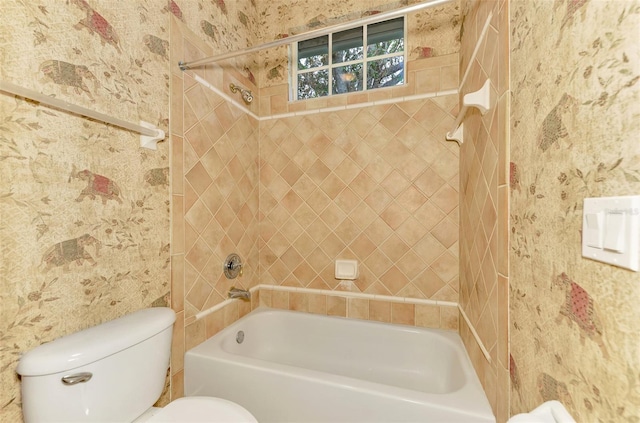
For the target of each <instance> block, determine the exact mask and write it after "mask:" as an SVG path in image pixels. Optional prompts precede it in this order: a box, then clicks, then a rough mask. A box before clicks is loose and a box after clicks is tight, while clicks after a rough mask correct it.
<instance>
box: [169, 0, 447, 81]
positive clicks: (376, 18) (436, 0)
mask: <svg viewBox="0 0 640 423" xmlns="http://www.w3.org/2000/svg"><path fill="white" fill-rule="evenodd" d="M452 1H454V0H432V1H429V2H426V3H418V4H414V5H412V6H407V7H402V8H400V9H396V10H390V11H388V12H382V13H378V14H375V15H371V16H367V17H365V18H362V19H357V20H355V21H351V22H345V23H341V24H336V25H331V26H328V27H325V28H320V29H315V30H313V31H308V32H305V33H302V34H297V35H292V36H291V37H286V38H281V39H279V40H275V41H270V42H268V43H264V44H258V45H257V46H253V47H247V48H244V49H242V50H237V51H232V52H229V53H223V54H218V55H216V56H209V57H205V58H202V59H198V60H194V61H193V62H184V61H180V62H178V67H179V68H180V69H181V70H183V71H184V70H187V69H192V68H194V67H198V66H201V65H206V64H208V63H214V62H218V61H220V60H226V59H231V58H233V57H238V56H243V55H245V54H249V53H255V52H257V51H260V50H265V49H269V48H274V47H280V46H283V45H286V44H291V43H295V42H297V41H302V40H306V39H309V38H315V37H320V36H322V35H327V34H330V33H333V32H340V31H343V30H345V29H350V28H353V27H354V26H364V25H368V24H372V23H377V22H380V21H384V20H387V19H393V18H397V17H400V16H402V15H405V14H407V13H412V12H416V11H418V10H422V9H427V8H429V7H435V6H440V5H441V4H445V3H450V2H452Z"/></svg>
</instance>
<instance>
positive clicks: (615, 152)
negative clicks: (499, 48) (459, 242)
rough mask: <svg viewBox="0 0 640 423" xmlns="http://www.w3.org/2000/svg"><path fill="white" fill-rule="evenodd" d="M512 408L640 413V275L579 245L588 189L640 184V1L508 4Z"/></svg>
mask: <svg viewBox="0 0 640 423" xmlns="http://www.w3.org/2000/svg"><path fill="white" fill-rule="evenodd" d="M511 23H512V28H513V30H512V38H511V69H512V89H513V100H512V103H511V139H512V142H511V159H510V161H511V166H510V168H511V172H510V193H511V194H510V197H511V210H510V214H511V216H510V218H511V221H510V230H511V234H512V238H511V250H510V253H509V261H510V275H509V276H510V278H509V280H510V282H511V290H510V291H511V292H510V301H511V309H510V312H511V316H510V317H511V327H510V330H511V392H512V393H511V400H512V402H511V411H512V413H517V412H522V411H525V410H529V409H531V408H533V407H535V406H537V405H538V404H539V403H541V402H542V401H546V400H550V399H558V400H560V401H562V402H563V403H564V404H565V405H566V406H567V408H568V409H569V411H570V412H571V413H572V414H573V415H574V417H575V418H576V420H577V421H581V422H595V421H615V422H637V421H638V418H639V416H640V373H639V372H638V369H640V355H638V352H639V351H640V309H639V308H638V298H640V284H639V283H638V282H639V281H640V277H639V276H638V275H639V274H638V273H634V272H631V271H629V270H623V269H620V268H617V267H613V266H610V265H607V264H604V263H599V262H595V261H591V260H587V259H584V258H582V257H581V250H580V242H581V227H582V203H583V199H584V198H585V197H597V196H614V195H631V194H639V193H640V143H638V139H639V135H640V120H638V115H639V113H640V85H639V84H638V80H639V79H640V47H639V45H638V29H639V28H640V3H639V2H638V1H580V2H574V1H557V2H549V1H529V0H526V1H523V0H514V1H513V2H512V4H511Z"/></svg>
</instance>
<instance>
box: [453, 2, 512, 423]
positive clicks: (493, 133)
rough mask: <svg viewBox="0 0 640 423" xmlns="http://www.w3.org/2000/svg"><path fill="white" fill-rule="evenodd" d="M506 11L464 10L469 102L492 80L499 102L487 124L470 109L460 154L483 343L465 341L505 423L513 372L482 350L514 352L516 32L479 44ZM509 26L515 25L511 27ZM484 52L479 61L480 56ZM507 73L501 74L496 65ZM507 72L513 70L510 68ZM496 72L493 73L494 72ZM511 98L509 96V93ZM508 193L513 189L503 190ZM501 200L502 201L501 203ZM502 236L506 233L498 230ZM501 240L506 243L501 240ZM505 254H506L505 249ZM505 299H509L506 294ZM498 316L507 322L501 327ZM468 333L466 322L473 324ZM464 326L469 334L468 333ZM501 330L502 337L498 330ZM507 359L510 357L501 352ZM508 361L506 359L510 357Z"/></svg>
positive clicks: (465, 253)
mask: <svg viewBox="0 0 640 423" xmlns="http://www.w3.org/2000/svg"><path fill="white" fill-rule="evenodd" d="M499 6H500V4H499V3H498V2H495V1H473V0H472V1H466V2H465V3H464V6H463V34H462V39H461V43H462V46H461V58H460V63H461V67H460V74H461V75H465V74H468V77H467V78H466V79H465V81H464V84H463V86H462V87H461V93H460V94H461V95H465V94H467V93H469V92H472V91H476V90H477V89H479V88H480V87H481V86H482V84H484V82H485V80H487V79H490V80H491V87H492V92H493V95H492V96H491V105H490V106H491V108H490V110H489V111H488V112H487V114H486V115H484V116H481V115H480V114H479V113H478V111H477V109H469V111H468V112H467V117H466V119H465V120H464V125H465V127H464V144H463V145H462V147H461V149H460V175H459V176H460V209H459V211H460V259H459V262H460V299H459V301H460V305H461V307H462V310H463V311H464V313H465V315H466V316H467V318H468V319H469V320H470V323H471V325H472V327H473V329H474V330H475V332H476V333H477V334H478V336H479V341H478V340H477V339H475V338H474V337H473V336H471V333H472V332H471V331H468V332H464V333H465V334H466V335H467V336H463V340H464V341H465V344H466V346H467V350H468V351H469V352H470V354H471V353H472V352H475V353H474V354H476V355H475V356H474V357H475V359H474V360H472V362H473V364H474V367H475V369H476V373H477V374H478V376H479V377H480V380H481V382H482V384H483V387H484V388H485V393H487V396H488V398H489V402H490V403H491V406H492V408H493V411H494V413H495V414H496V418H497V420H498V421H499V422H504V421H506V420H507V419H508V417H509V416H508V413H505V410H507V409H508V406H506V405H505V404H508V403H509V397H508V396H500V397H498V396H497V395H496V392H497V389H498V390H499V391H500V392H506V391H508V387H506V386H503V387H499V388H497V386H498V385H499V384H500V383H502V382H504V381H503V380H498V378H497V375H498V374H499V371H500V369H501V370H502V371H506V369H507V364H506V363H504V362H502V363H500V362H497V360H491V361H489V359H487V358H485V356H484V355H483V354H481V353H480V351H481V348H479V345H474V344H477V343H478V342H480V343H481V346H482V347H483V348H484V350H485V351H487V352H489V354H491V352H492V351H494V352H495V351H497V347H498V346H500V348H503V349H504V348H507V346H508V339H509V338H508V336H509V334H508V331H506V330H505V322H504V321H503V320H504V316H506V315H508V303H507V301H506V300H505V299H504V298H503V296H501V297H500V299H501V300H500V301H498V295H497V294H498V289H499V283H498V271H499V270H500V271H501V272H504V273H503V274H501V276H500V278H501V281H502V285H501V286H502V287H503V288H504V287H506V286H508V279H507V276H508V268H507V267H506V265H505V264H506V263H507V260H505V259H504V256H501V255H500V253H502V252H504V251H506V250H507V249H508V245H509V239H508V233H506V232H505V231H504V229H503V228H504V227H505V225H506V224H507V222H508V204H507V201H506V199H505V198H504V195H503V196H502V197H500V198H499V197H498V190H499V186H498V183H499V182H498V177H497V174H498V172H499V169H501V168H503V167H505V166H506V163H505V162H506V161H507V160H508V156H509V154H508V151H505V147H504V146H505V145H508V140H507V139H508V136H509V133H508V132H507V131H504V130H500V129H501V128H500V125H504V122H505V121H506V120H508V116H507V115H506V108H505V107H499V105H500V104H503V103H504V100H503V99H502V98H503V97H506V96H507V95H508V94H503V96H502V97H498V95H497V94H496V93H495V90H496V89H497V84H498V78H496V77H495V75H494V73H495V74H500V73H504V72H507V71H508V69H507V68H508V60H503V59H502V58H501V57H500V54H502V53H503V52H504V49H503V48H501V47H500V45H499V44H500V43H505V42H506V41H505V36H504V35H502V36H500V34H507V35H508V34H509V28H508V26H507V25H505V22H503V21H501V20H498V19H492V20H491V24H490V25H489V27H488V30H487V31H486V36H485V37H483V38H481V39H480V38H479V37H480V34H481V31H482V28H483V27H484V25H485V23H486V21H487V18H488V16H489V13H493V14H494V15H495V16H497V15H498V14H499ZM507 23H508V22H507ZM476 46H477V47H478V48H477V52H478V54H477V56H476V57H475V59H472V53H473V51H474V50H476ZM494 63H495V64H498V65H503V67H499V66H498V67H495V68H494V66H493V64H494ZM505 64H506V65H505ZM504 66H506V67H507V68H504ZM492 70H493V71H492ZM507 93H508V88H507ZM500 190H501V191H500V192H502V193H504V192H505V190H506V188H505V186H502V187H500ZM499 200H501V201H499ZM498 228H500V230H498ZM498 237H500V238H499V239H498ZM499 247H500V248H499ZM501 292H502V291H501ZM498 316H501V317H500V319H498ZM465 325H466V322H465ZM465 325H463V327H466V326H465ZM499 328H500V330H498V329H499ZM501 351H502V350H501ZM503 354H504V352H503Z"/></svg>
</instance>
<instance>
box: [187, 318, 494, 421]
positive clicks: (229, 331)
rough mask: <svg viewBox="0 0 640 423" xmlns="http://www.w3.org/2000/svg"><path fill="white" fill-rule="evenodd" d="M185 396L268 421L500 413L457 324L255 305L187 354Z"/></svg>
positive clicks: (471, 417) (477, 417)
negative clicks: (220, 402)
mask: <svg viewBox="0 0 640 423" xmlns="http://www.w3.org/2000/svg"><path fill="white" fill-rule="evenodd" d="M185 395H187V396H192V395H209V396H216V397H221V398H225V399H228V400H231V401H234V402H236V403H238V404H240V405H242V406H243V407H245V408H246V409H248V410H249V411H250V412H251V413H252V414H253V415H254V416H255V417H256V418H257V419H258V421H259V422H261V423H268V422H367V423H368V422H418V421H420V422H464V423H471V422H495V418H494V416H493V414H492V412H491V407H490V406H489V402H488V401H487V398H486V396H485V394H484V392H483V390H482V387H481V385H480V382H479V381H478V378H477V376H476V374H475V372H474V370H473V367H472V365H471V362H470V361H469V358H468V357H467V355H466V353H465V350H464V347H463V344H462V341H461V340H460V337H459V336H458V334H457V333H455V332H448V331H442V330H437V329H421V328H414V327H409V326H402V325H391V324H386V323H376V322H369V321H364V320H355V319H346V318H341V317H328V316H320V315H314V314H307V313H300V312H294V311H284V310H274V309H269V308H259V309H256V310H254V311H253V312H251V313H250V314H248V315H247V316H245V317H243V318H242V319H240V320H238V321H237V322H235V323H234V324H233V325H231V326H229V327H227V328H226V329H224V330H223V331H221V332H219V333H218V334H216V335H215V336H214V337H212V338H210V339H208V340H207V341H205V342H203V343H202V344H200V345H198V346H196V347H195V348H193V349H191V350H189V351H188V352H187V353H186V355H185Z"/></svg>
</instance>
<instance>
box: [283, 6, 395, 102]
mask: <svg viewBox="0 0 640 423" xmlns="http://www.w3.org/2000/svg"><path fill="white" fill-rule="evenodd" d="M398 17H402V19H403V28H402V29H403V34H402V37H403V45H404V47H403V49H402V53H389V54H383V55H380V56H372V57H369V56H368V52H367V50H368V49H367V27H368V26H369V25H375V24H376V23H379V22H374V23H370V24H367V25H355V26H352V27H349V28H345V29H341V30H340V31H336V32H335V33H339V32H343V31H348V30H350V29H355V28H362V49H363V57H362V59H358V60H351V61H348V62H339V63H337V64H334V63H333V55H332V54H331V53H332V51H333V34H334V33H329V34H327V36H328V37H329V41H328V43H329V44H328V50H327V51H328V54H327V55H328V64H326V65H324V66H318V67H316V68H312V69H303V70H299V69H298V43H299V42H302V41H306V40H300V41H298V42H295V43H291V44H289V100H290V101H305V100H314V99H318V98H327V97H331V96H336V95H345V94H354V93H364V92H367V91H371V90H377V89H381V88H394V87H402V86H404V85H406V84H407V15H406V14H404V15H402V16H398ZM398 17H396V18H392V19H384V20H381V21H380V22H385V21H387V20H389V21H390V20H394V19H397V18H398ZM319 37H324V35H321V36H316V37H309V38H308V40H312V39H314V38H319ZM400 56H402V66H403V68H404V69H403V75H404V78H403V81H402V84H398V85H394V86H393V87H375V88H367V72H368V66H367V64H368V63H369V62H373V61H377V60H384V59H387V58H390V57H400ZM358 63H362V68H363V69H362V90H360V91H351V92H348V93H338V94H334V93H333V76H332V74H331V69H334V68H339V67H343V66H348V65H353V64H358ZM325 69H326V70H327V73H328V78H327V79H328V85H329V86H328V91H327V95H326V96H318V97H312V98H298V75H299V74H303V73H313V72H317V71H321V70H325Z"/></svg>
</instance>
